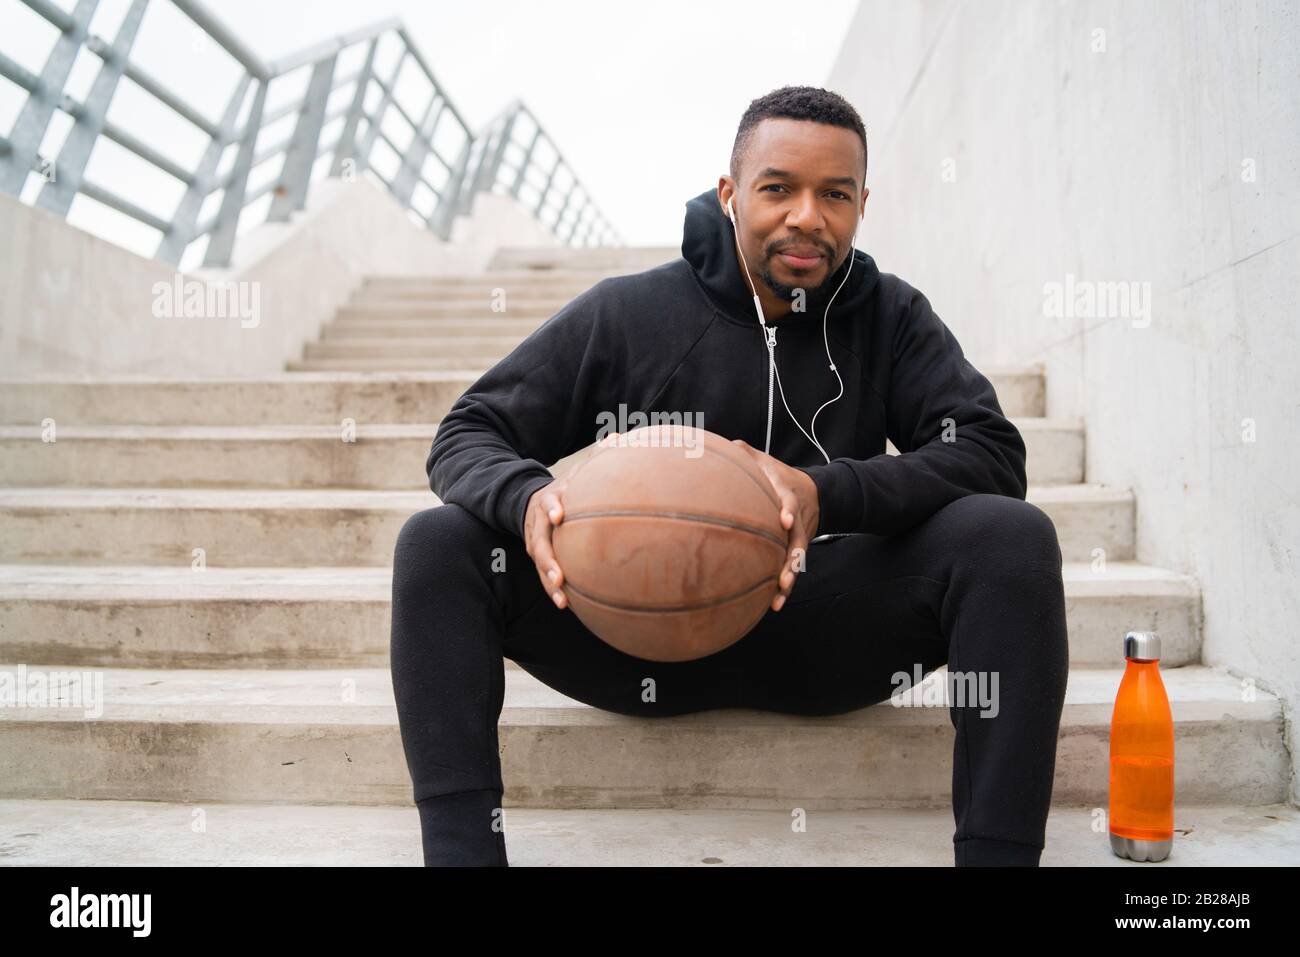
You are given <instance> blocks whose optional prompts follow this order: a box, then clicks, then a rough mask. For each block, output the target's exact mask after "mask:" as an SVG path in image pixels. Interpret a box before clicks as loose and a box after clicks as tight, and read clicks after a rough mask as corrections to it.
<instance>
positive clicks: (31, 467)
mask: <svg viewBox="0 0 1300 957" xmlns="http://www.w3.org/2000/svg"><path fill="white" fill-rule="evenodd" d="M1013 421H1014V422H1015V424H1016V426H1017V428H1019V429H1020V430H1021V434H1022V435H1023V437H1024V440H1025V444H1026V447H1027V449H1028V474H1029V481H1030V482H1031V483H1033V484H1035V485H1059V484H1077V483H1079V482H1081V481H1082V479H1083V425H1082V423H1081V422H1080V421H1078V420H1072V419H1037V418H1015V417H1013ZM437 430H438V423H437V422H431V423H428V424H426V425H406V424H402V425H384V424H370V423H356V424H354V425H351V426H349V427H347V428H344V427H343V426H342V425H334V426H330V425H257V426H217V425H202V426H197V425H194V426H191V425H180V426H175V425H81V426H78V425H72V424H64V425H61V426H59V427H58V428H57V430H56V431H55V439H56V441H52V442H51V441H45V440H44V439H45V437H46V430H44V429H42V428H41V427H40V426H34V425H33V426H26V425H10V426H0V453H2V454H0V485H3V486H20V487H26V488H30V487H34V486H76V487H93V488H105V487H115V486H142V487H160V488H166V487H187V488H352V489H362V488H373V489H384V488H387V489H408V490H409V489H417V488H421V487H427V483H428V477H427V474H426V473H425V470H424V465H425V460H426V458H427V457H428V454H429V449H430V446H431V445H432V443H433V438H434V435H435V434H436V433H437ZM593 431H594V425H593ZM590 448H591V446H587V447H586V449H590ZM584 451H585V449H579V450H577V451H575V452H574V453H573V454H572V455H571V456H567V457H566V458H568V459H570V460H574V459H576V458H577V457H580V456H581V455H582V454H583V453H584Z"/></svg>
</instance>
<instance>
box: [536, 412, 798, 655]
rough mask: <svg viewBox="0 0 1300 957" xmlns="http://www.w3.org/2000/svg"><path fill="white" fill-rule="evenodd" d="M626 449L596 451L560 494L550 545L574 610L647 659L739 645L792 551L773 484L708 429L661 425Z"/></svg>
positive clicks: (632, 437)
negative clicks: (558, 518) (558, 514)
mask: <svg viewBox="0 0 1300 957" xmlns="http://www.w3.org/2000/svg"><path fill="white" fill-rule="evenodd" d="M616 442H617V444H610V445H607V446H598V447H597V448H596V449H594V450H593V452H592V453H591V455H590V456H589V457H588V458H587V459H586V460H584V461H583V462H581V463H580V464H579V465H578V466H577V467H576V468H575V469H574V470H573V472H572V473H571V474H570V476H569V481H568V485H567V487H566V488H565V490H564V491H563V493H562V495H561V500H562V501H563V504H564V517H563V519H562V521H561V522H560V524H559V525H557V526H556V527H555V528H554V529H553V530H552V533H551V537H552V543H553V546H554V550H555V557H556V560H557V561H558V562H559V564H560V568H561V569H562V570H563V572H564V582H563V586H562V587H563V591H564V593H565V595H566V596H567V598H568V606H569V608H570V609H572V611H573V613H574V614H575V615H577V616H578V619H579V620H580V621H581V622H582V623H583V625H585V626H586V627H587V628H588V629H589V630H590V631H591V632H592V633H594V634H595V635H597V636H598V637H599V638H601V639H602V640H603V641H605V642H607V643H608V644H610V645H612V646H613V647H615V648H617V649H618V650H620V651H623V652H625V653H627V654H629V655H633V656H635V657H637V658H644V659H647V660H649V661H690V660H693V659H696V658H703V657H705V656H707V655H711V654H713V653H715V652H718V651H721V650H722V649H724V648H726V647H727V646H728V645H731V644H733V643H735V642H736V641H739V640H740V639H741V638H742V637H744V635H745V634H746V633H747V632H749V630H750V629H751V628H753V627H754V625H756V624H758V622H759V620H760V619H761V618H762V617H763V615H764V614H765V613H766V611H767V609H768V608H769V606H770V605H771V603H772V599H773V598H774V597H775V596H776V593H777V590H778V579H779V577H780V574H781V569H782V567H783V566H784V563H785V556H786V552H787V550H788V548H789V534H790V533H789V532H788V531H787V530H786V529H785V528H784V527H783V526H782V525H781V503H780V499H779V498H778V497H777V494H776V491H775V489H773V488H772V483H771V482H770V481H769V480H768V478H767V476H766V475H764V474H763V471H762V470H761V469H760V468H759V467H758V465H757V464H756V463H755V462H754V460H753V458H752V457H751V456H750V454H749V453H748V452H746V451H745V450H744V449H742V448H739V447H737V446H735V445H733V444H732V443H731V442H730V441H728V440H727V439H725V438H723V437H722V436H720V435H716V434H714V433H712V432H708V431H706V430H704V429H700V428H692V427H685V426H679V425H653V426H647V427H645V428H640V429H634V430H632V431H630V432H626V433H624V434H622V435H620V436H619V437H618V439H617V440H616Z"/></svg>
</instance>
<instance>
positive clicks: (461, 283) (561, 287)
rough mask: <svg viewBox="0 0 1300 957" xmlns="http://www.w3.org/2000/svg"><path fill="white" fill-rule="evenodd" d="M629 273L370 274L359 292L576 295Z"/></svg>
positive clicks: (391, 294)
mask: <svg viewBox="0 0 1300 957" xmlns="http://www.w3.org/2000/svg"><path fill="white" fill-rule="evenodd" d="M633 271H639V270H633ZM625 274H626V270H622V269H607V270H600V269H595V270H593V269H582V270H564V269H553V270H536V269H515V270H510V269H496V270H493V271H492V272H480V273H460V274H457V275H450V276H423V275H415V276H366V277H365V278H364V279H363V280H362V282H361V285H360V287H358V289H357V292H356V294H357V295H358V296H377V297H391V298H400V297H403V296H422V297H430V298H437V297H438V296H442V295H450V296H460V297H472V296H478V295H491V294H492V290H493V289H509V290H512V291H516V292H526V293H530V294H531V293H539V294H543V295H546V296H551V295H554V296H565V295H567V296H576V295H577V294H578V293H580V292H582V291H583V290H584V289H589V288H591V287H592V286H594V285H595V284H596V283H597V282H599V281H600V280H601V279H604V278H605V277H606V276H622V275H625Z"/></svg>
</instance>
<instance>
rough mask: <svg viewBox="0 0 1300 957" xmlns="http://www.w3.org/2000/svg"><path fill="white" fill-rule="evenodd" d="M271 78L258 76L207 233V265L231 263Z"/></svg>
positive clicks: (205, 259)
mask: <svg viewBox="0 0 1300 957" xmlns="http://www.w3.org/2000/svg"><path fill="white" fill-rule="evenodd" d="M268 82H269V81H267V80H259V81H258V83H257V93H256V94H255V95H254V96H253V106H252V108H251V109H250V110H249V111H248V123H247V124H246V125H245V126H244V138H243V140H242V141H241V142H240V144H239V153H238V154H237V155H236V156H235V165H234V166H233V167H232V168H231V170H230V183H229V185H227V186H226V191H225V193H224V194H222V197H221V209H220V210H219V211H218V212H217V221H216V224H215V225H214V226H213V227H212V233H211V235H210V236H209V237H208V249H207V252H206V253H204V256H203V265H205V266H229V265H230V251H231V250H232V249H233V248H234V245H235V233H236V231H237V230H238V228H239V214H240V213H242V212H243V210H244V196H245V194H246V191H247V190H248V172H249V170H251V169H252V168H253V147H254V146H256V145H257V134H258V133H260V132H261V130H262V111H263V109H265V107H266V87H267V85H268Z"/></svg>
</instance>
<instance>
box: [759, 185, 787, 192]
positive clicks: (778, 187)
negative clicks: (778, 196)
mask: <svg viewBox="0 0 1300 957" xmlns="http://www.w3.org/2000/svg"><path fill="white" fill-rule="evenodd" d="M765 189H784V187H783V186H782V185H781V184H780V183H768V184H767V185H766V186H760V187H759V192H760V193H761V192H762V191H763V190H765Z"/></svg>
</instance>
